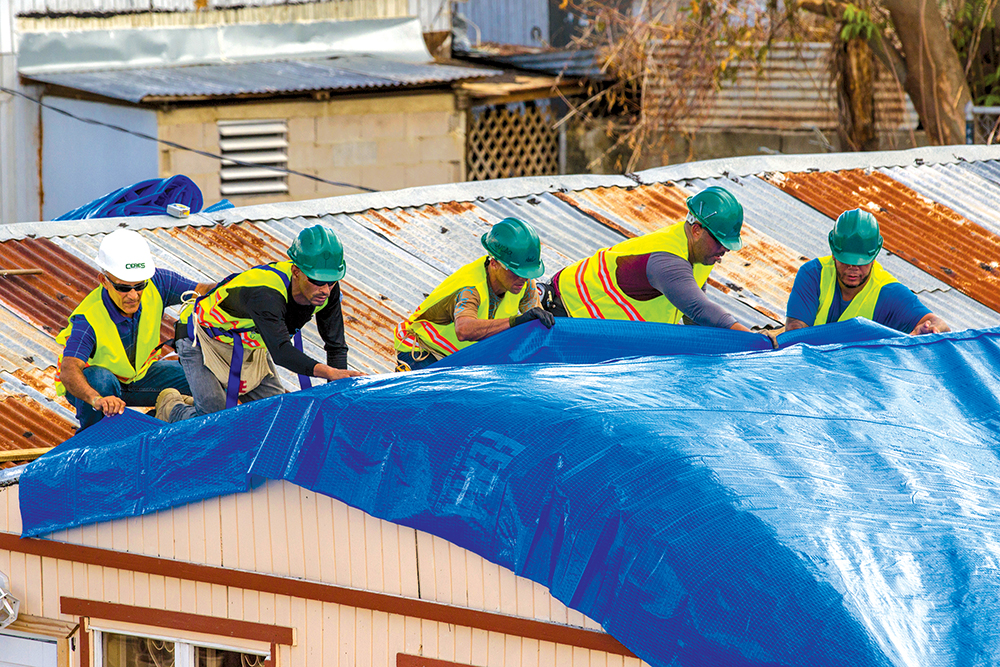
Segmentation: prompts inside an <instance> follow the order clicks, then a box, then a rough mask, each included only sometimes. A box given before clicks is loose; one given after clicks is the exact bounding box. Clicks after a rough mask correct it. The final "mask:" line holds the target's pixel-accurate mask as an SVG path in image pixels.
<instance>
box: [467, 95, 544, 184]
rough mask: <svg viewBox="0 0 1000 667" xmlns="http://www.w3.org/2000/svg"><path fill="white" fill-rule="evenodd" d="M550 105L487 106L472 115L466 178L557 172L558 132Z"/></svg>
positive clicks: (482, 178)
mask: <svg viewBox="0 0 1000 667" xmlns="http://www.w3.org/2000/svg"><path fill="white" fill-rule="evenodd" d="M552 123H553V119H552V112H551V111H550V110H549V109H547V108H546V109H540V108H537V107H532V106H529V107H525V108H522V109H517V110H511V109H509V108H507V107H506V106H499V107H489V108H488V109H486V110H485V111H483V112H482V113H479V114H476V115H474V116H473V117H472V120H471V122H470V128H469V133H468V137H469V139H468V149H467V152H466V162H467V163H468V179H469V180H470V181H484V180H487V179H492V178H513V177H516V176H544V175H548V174H557V173H559V132H558V130H554V129H552Z"/></svg>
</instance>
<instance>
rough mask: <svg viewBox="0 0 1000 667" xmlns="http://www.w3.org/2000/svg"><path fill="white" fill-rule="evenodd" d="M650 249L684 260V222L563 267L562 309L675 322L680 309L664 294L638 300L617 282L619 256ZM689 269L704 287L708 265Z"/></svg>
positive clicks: (607, 317) (591, 315) (594, 315)
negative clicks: (646, 299)
mask: <svg viewBox="0 0 1000 667" xmlns="http://www.w3.org/2000/svg"><path fill="white" fill-rule="evenodd" d="M653 252H668V253H670V254H671V255H677V256H678V257H680V258H681V259H685V260H686V259H687V258H688V242H687V234H686V233H685V231H684V222H683V221H682V222H678V223H675V224H673V225H670V226H669V227H665V228H663V229H661V230H658V231H655V232H652V233H651V234H645V235H643V236H639V237H636V238H634V239H629V240H627V241H622V242H621V243H619V244H617V245H614V246H612V247H610V248H605V249H603V250H600V251H598V253H597V254H596V255H594V256H593V257H588V258H587V259H582V260H580V261H579V262H576V263H574V264H570V265H569V266H567V267H566V268H565V269H563V270H562V272H561V273H560V274H559V295H560V297H561V298H562V302H563V306H564V307H565V308H566V312H567V313H568V314H569V316H570V317H589V318H592V319H602V320H633V321H637V322H667V323H669V324H676V323H677V322H679V321H680V319H681V312H680V311H679V310H677V308H676V307H675V306H674V305H673V304H672V303H670V301H669V300H668V299H667V297H665V296H662V295H661V296H658V297H656V298H654V299H650V300H648V301H638V300H636V299H633V298H631V297H630V296H628V295H627V294H625V291H624V290H622V288H621V287H620V286H619V285H618V277H617V275H616V269H617V266H618V258H619V257H628V256H634V255H645V254H648V253H653ZM692 269H693V271H694V279H695V282H697V283H698V287H704V285H705V283H706V282H707V281H708V276H709V274H710V273H712V266H711V265H706V264H694V265H693V267H692Z"/></svg>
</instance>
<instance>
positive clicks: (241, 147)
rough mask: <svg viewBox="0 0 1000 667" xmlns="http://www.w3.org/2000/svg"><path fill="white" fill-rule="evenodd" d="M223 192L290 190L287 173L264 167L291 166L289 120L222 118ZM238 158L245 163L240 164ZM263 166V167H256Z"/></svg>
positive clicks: (257, 193)
mask: <svg viewBox="0 0 1000 667" xmlns="http://www.w3.org/2000/svg"><path fill="white" fill-rule="evenodd" d="M218 127H219V152H220V153H221V154H222V157H223V158H229V159H228V160H227V159H223V161H222V166H221V167H220V170H219V176H220V178H221V183H220V190H221V192H222V194H223V195H265V194H274V193H279V192H288V176H287V174H284V173H282V172H280V171H274V170H273V169H266V168H265V167H278V168H281V169H286V168H287V167H288V123H287V122H286V121H283V120H220V121H219V123H218ZM233 160H239V161H240V162H242V163H244V164H237V163H236V162H233ZM256 165H260V166H256Z"/></svg>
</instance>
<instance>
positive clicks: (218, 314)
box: [180, 262, 330, 347]
mask: <svg viewBox="0 0 1000 667" xmlns="http://www.w3.org/2000/svg"><path fill="white" fill-rule="evenodd" d="M291 280H292V263H291V262H272V263H271V264H266V265H262V266H255V267H253V268H251V269H247V270H246V271H244V272H242V273H238V274H236V275H235V276H234V277H232V278H230V279H229V280H227V281H224V282H222V283H220V284H219V286H218V287H216V288H215V289H214V290H212V292H210V293H209V294H208V295H206V296H205V297H204V298H202V299H199V300H198V301H197V302H196V303H197V305H194V306H192V305H188V306H187V307H185V308H184V310H183V311H182V312H181V315H180V321H181V322H187V321H188V317H189V316H190V315H191V311H192V307H193V309H194V313H195V322H196V323H197V324H198V325H200V326H202V327H204V328H205V329H206V330H207V331H208V332H209V333H211V330H212V329H220V330H223V331H227V332H234V331H240V334H239V336H240V338H241V339H242V340H243V345H244V346H246V347H264V339H263V338H261V337H260V333H258V332H257V325H256V324H254V321H253V319H251V318H249V317H237V316H235V315H233V314H231V313H228V312H226V311H225V310H223V308H222V302H223V301H225V300H226V297H227V296H229V292H230V291H231V290H233V289H235V288H237V287H270V288H271V289H273V290H275V291H276V292H278V294H280V295H281V298H282V299H283V300H285V301H286V302H287V300H288V286H289V284H290V283H291ZM329 302H330V301H329V299H327V300H326V302H324V303H323V305H321V306H319V307H318V308H317V309H316V311H317V312H318V311H320V310H322V309H323V308H326V306H327V304H329ZM289 333H294V332H289ZM213 338H215V339H216V340H218V341H221V342H223V343H228V344H229V345H232V344H233V339H232V337H231V336H230V335H228V334H223V335H214V334H213Z"/></svg>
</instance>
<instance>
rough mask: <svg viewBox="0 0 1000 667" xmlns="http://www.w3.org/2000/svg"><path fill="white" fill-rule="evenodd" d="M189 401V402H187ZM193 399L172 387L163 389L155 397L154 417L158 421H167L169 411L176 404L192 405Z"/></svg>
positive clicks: (168, 419)
mask: <svg viewBox="0 0 1000 667" xmlns="http://www.w3.org/2000/svg"><path fill="white" fill-rule="evenodd" d="M188 401H190V402H188ZM193 404H194V399H193V398H191V397H190V396H184V395H183V394H181V392H179V391H177V390H176V389H174V388H170V389H164V390H163V391H161V392H160V395H159V396H157V397H156V418H157V419H159V420H160V421H165V422H169V421H170V413H171V412H172V411H173V409H174V408H175V407H176V406H178V405H193Z"/></svg>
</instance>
